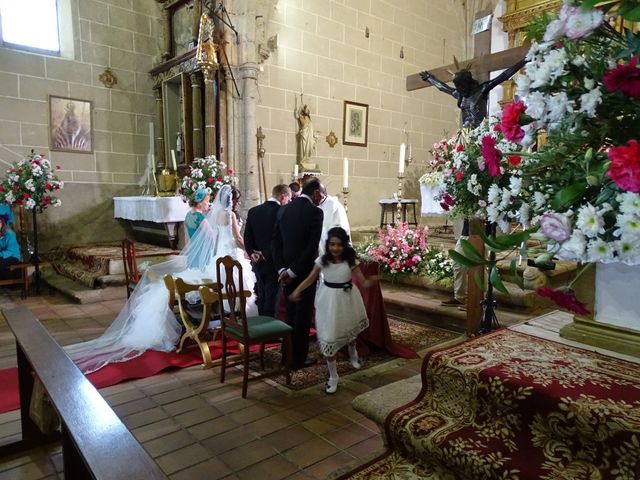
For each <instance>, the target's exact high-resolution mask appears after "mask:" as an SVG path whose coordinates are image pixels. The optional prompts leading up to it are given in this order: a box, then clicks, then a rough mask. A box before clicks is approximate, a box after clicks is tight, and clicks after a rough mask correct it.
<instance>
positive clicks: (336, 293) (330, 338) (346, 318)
mask: <svg viewBox="0 0 640 480" xmlns="http://www.w3.org/2000/svg"><path fill="white" fill-rule="evenodd" d="M325 252H326V253H325V254H324V255H322V256H321V257H318V258H317V259H316V262H315V263H316V264H315V266H314V267H313V270H312V271H311V273H310V274H309V276H308V277H307V278H306V279H305V280H304V281H303V282H302V283H301V284H300V285H299V286H298V288H296V289H295V290H294V292H293V293H292V294H291V295H290V296H289V300H291V301H294V302H295V301H297V300H298V299H299V298H300V293H301V292H302V291H303V290H305V289H306V288H309V287H311V286H312V285H313V286H315V283H316V279H317V278H318V275H320V273H322V277H323V281H322V282H320V286H319V287H318V292H317V294H316V300H315V307H316V335H317V338H318V344H319V345H320V351H321V352H322V354H323V355H324V356H325V357H326V359H327V368H328V369H329V380H328V381H327V383H326V384H325V387H324V390H325V392H327V393H335V392H336V390H337V389H338V378H339V377H338V367H337V364H336V353H337V352H338V350H340V349H341V348H342V347H344V346H345V345H348V346H349V360H350V361H351V365H353V366H354V367H355V368H360V362H359V359H358V351H357V350H356V338H357V337H358V334H359V333H360V332H361V331H363V330H364V329H365V328H367V327H368V326H369V319H368V318H367V312H366V310H365V308H364V303H363V301H362V296H361V295H360V291H359V290H358V289H357V288H354V287H353V284H352V282H351V276H352V275H355V276H356V278H357V279H358V280H359V281H360V283H361V284H362V286H364V287H365V288H369V287H370V286H371V285H372V284H373V283H375V279H374V278H369V279H367V278H365V277H364V275H363V274H362V271H361V270H360V267H359V266H358V261H357V258H356V257H357V256H356V252H355V250H354V249H353V247H351V245H350V243H349V235H347V232H345V231H344V229H342V228H340V227H334V228H332V229H330V230H329V232H328V233H327V241H326V244H325ZM312 288H313V287H312Z"/></svg>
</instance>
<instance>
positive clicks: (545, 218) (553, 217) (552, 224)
mask: <svg viewBox="0 0 640 480" xmlns="http://www.w3.org/2000/svg"><path fill="white" fill-rule="evenodd" d="M540 230H542V233H544V234H545V235H546V236H547V238H550V239H551V240H555V241H556V242H564V241H566V240H568V239H569V237H570V236H571V226H570V225H569V220H568V219H567V217H565V216H563V215H559V214H557V213H545V214H544V215H542V217H541V218H540Z"/></svg>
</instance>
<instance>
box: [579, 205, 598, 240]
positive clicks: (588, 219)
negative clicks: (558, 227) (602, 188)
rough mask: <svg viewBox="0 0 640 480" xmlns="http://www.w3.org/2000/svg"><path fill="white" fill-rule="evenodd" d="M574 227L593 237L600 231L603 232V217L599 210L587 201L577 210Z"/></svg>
mask: <svg viewBox="0 0 640 480" xmlns="http://www.w3.org/2000/svg"><path fill="white" fill-rule="evenodd" d="M576 227H577V228H578V229H579V230H580V231H582V233H584V234H585V235H586V236H587V237H589V238H593V237H596V236H597V235H598V234H600V233H604V218H603V217H602V214H601V212H599V211H598V210H596V208H595V207H594V206H593V205H591V204H590V203H588V204H586V205H584V206H582V207H581V208H580V210H579V211H578V219H577V220H576Z"/></svg>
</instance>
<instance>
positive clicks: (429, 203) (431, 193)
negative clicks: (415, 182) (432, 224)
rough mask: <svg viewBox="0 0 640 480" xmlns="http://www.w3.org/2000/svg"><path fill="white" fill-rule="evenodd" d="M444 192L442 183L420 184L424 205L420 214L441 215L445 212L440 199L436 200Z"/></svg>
mask: <svg viewBox="0 0 640 480" xmlns="http://www.w3.org/2000/svg"><path fill="white" fill-rule="evenodd" d="M441 193H442V185H420V195H421V197H422V206H421V208H420V215H421V216H423V217H424V216H427V215H439V214H442V213H445V211H444V210H443V209H442V207H441V206H440V201H439V200H435V198H436V197H438V196H439V195H440V194H441Z"/></svg>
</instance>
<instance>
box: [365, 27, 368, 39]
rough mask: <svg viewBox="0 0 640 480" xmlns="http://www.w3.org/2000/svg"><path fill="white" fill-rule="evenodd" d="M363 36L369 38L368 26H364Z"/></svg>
mask: <svg viewBox="0 0 640 480" xmlns="http://www.w3.org/2000/svg"><path fill="white" fill-rule="evenodd" d="M364 38H369V27H365V29H364Z"/></svg>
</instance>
